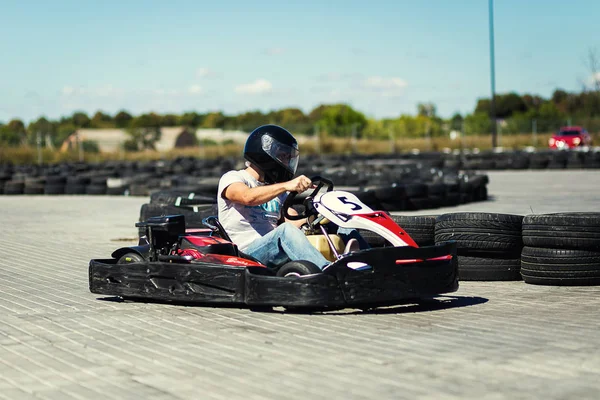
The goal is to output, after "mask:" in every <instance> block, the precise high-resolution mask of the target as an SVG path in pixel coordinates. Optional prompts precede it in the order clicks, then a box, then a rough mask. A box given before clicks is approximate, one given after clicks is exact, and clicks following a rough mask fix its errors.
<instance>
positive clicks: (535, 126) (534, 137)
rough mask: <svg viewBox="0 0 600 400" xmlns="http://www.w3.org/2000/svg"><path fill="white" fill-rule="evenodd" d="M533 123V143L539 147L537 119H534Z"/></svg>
mask: <svg viewBox="0 0 600 400" xmlns="http://www.w3.org/2000/svg"><path fill="white" fill-rule="evenodd" d="M531 125H532V126H531V130H532V132H533V145H534V146H535V147H537V119H534V120H533V122H532V123H531Z"/></svg>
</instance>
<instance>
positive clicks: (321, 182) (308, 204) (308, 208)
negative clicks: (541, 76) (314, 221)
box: [282, 175, 333, 221]
mask: <svg viewBox="0 0 600 400" xmlns="http://www.w3.org/2000/svg"><path fill="white" fill-rule="evenodd" d="M310 180H311V181H312V183H313V184H315V183H317V182H318V184H317V186H316V187H315V188H314V189H313V191H312V192H311V193H310V194H309V195H308V196H306V198H305V199H304V202H303V203H302V204H304V212H303V213H302V214H298V215H290V213H289V212H288V211H289V209H290V207H291V206H292V204H293V203H294V199H295V198H296V196H298V192H290V194H289V195H288V197H287V198H286V199H285V202H284V203H283V206H282V211H283V216H284V217H285V218H287V219H289V220H292V221H297V220H299V219H303V218H308V217H309V216H311V215H312V214H315V213H316V211H315V209H314V207H313V205H312V199H313V197H314V195H315V194H317V193H318V192H319V190H321V189H322V188H323V187H324V186H327V191H328V192H331V191H332V190H333V182H331V181H330V180H329V179H327V178H323V177H321V176H318V175H317V176H313V177H312V178H311V179H310Z"/></svg>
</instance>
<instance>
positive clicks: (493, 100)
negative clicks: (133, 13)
mask: <svg viewBox="0 0 600 400" xmlns="http://www.w3.org/2000/svg"><path fill="white" fill-rule="evenodd" d="M489 13H490V75H491V86H492V98H491V101H490V118H491V120H492V121H491V122H492V147H496V146H498V138H497V135H496V67H495V63H496V62H495V59H494V0H489Z"/></svg>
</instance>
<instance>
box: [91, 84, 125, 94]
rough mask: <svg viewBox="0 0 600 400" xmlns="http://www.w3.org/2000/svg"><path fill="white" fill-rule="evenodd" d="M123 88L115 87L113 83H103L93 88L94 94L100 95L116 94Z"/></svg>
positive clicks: (121, 91)
mask: <svg viewBox="0 0 600 400" xmlns="http://www.w3.org/2000/svg"><path fill="white" fill-rule="evenodd" d="M123 92H124V91H123V89H119V88H115V87H113V85H110V84H108V85H104V86H100V87H97V88H95V89H94V94H96V95H97V96H102V97H110V96H117V95H120V94H123Z"/></svg>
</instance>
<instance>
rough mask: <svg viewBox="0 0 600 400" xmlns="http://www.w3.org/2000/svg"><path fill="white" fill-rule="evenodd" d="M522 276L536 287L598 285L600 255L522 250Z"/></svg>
mask: <svg viewBox="0 0 600 400" xmlns="http://www.w3.org/2000/svg"><path fill="white" fill-rule="evenodd" d="M521 275H522V276H523V280H524V281H525V282H526V283H532V284H538V285H557V286H565V285H600V251H588V250H568V249H548V248H541V247H523V252H522V254H521Z"/></svg>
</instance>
